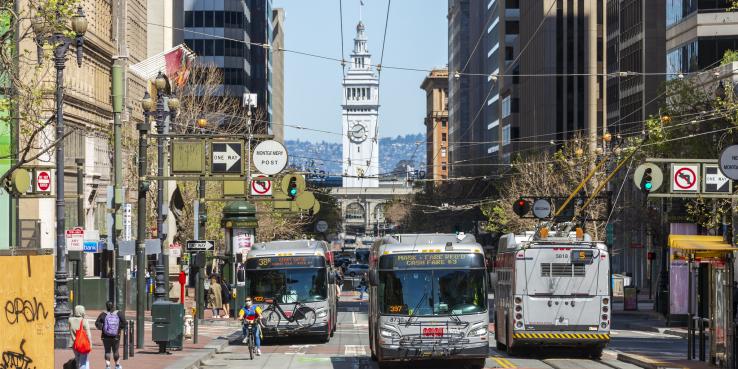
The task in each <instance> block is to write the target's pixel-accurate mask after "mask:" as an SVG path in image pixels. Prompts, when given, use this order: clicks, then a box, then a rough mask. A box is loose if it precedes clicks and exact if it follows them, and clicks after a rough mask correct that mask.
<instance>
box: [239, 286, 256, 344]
mask: <svg viewBox="0 0 738 369" xmlns="http://www.w3.org/2000/svg"><path fill="white" fill-rule="evenodd" d="M238 317H239V318H240V319H241V320H243V337H244V338H243V343H248V340H249V332H248V328H249V322H250V323H252V327H253V329H254V337H255V338H256V342H255V344H256V356H261V328H260V327H259V322H260V321H261V308H260V307H258V306H256V305H254V303H253V301H252V300H251V297H248V296H247V297H246V304H245V305H244V307H242V308H241V310H239V312H238Z"/></svg>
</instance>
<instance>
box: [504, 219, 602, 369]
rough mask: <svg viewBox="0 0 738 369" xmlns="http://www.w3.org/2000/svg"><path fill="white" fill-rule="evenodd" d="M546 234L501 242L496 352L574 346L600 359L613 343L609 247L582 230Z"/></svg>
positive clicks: (523, 236) (525, 235)
mask: <svg viewBox="0 0 738 369" xmlns="http://www.w3.org/2000/svg"><path fill="white" fill-rule="evenodd" d="M552 232H553V231H552ZM547 234H548V230H547V229H542V230H540V231H538V232H526V233H525V234H523V235H514V234H508V235H504V236H502V237H501V238H500V241H499V246H498V249H497V257H496V259H495V273H496V274H497V286H496V288H495V310H496V311H495V339H496V341H497V348H498V349H499V350H504V349H506V350H507V351H508V352H514V351H519V350H520V349H521V348H522V349H524V348H525V347H526V346H535V347H541V346H550V347H571V348H577V349H583V350H586V351H584V353H586V354H588V355H589V356H591V357H593V358H599V357H601V356H602V350H603V349H604V347H605V346H606V345H607V343H608V342H609V341H610V323H611V310H610V260H608V258H609V255H608V252H607V247H606V246H605V245H604V244H603V243H601V242H595V241H592V238H591V237H590V236H589V235H588V234H585V233H583V232H581V230H577V232H569V231H568V230H566V231H565V232H561V233H559V234H557V235H551V236H548V235H547ZM541 235H544V237H542V236H541Z"/></svg>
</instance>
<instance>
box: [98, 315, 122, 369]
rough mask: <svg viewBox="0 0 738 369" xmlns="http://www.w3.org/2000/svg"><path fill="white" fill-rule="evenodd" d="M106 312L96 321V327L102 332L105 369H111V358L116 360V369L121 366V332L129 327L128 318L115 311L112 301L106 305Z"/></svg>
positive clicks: (119, 368)
mask: <svg viewBox="0 0 738 369" xmlns="http://www.w3.org/2000/svg"><path fill="white" fill-rule="evenodd" d="M105 310H106V311H104V312H102V313H100V316H98V317H97V320H95V327H97V329H99V330H100V331H101V332H102V343H103V348H104V349H105V369H110V357H111V356H112V357H113V359H114V360H115V369H121V368H123V366H122V365H120V353H119V351H120V332H121V331H122V330H124V329H126V328H127V327H128V322H127V321H126V317H125V316H124V315H123V314H122V313H121V312H120V311H118V310H116V309H115V305H113V302H112V301H108V302H106V303H105Z"/></svg>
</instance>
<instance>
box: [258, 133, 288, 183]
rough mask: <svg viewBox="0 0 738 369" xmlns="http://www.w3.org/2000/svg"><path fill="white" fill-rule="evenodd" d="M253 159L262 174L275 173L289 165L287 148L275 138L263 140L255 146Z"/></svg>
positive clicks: (269, 174)
mask: <svg viewBox="0 0 738 369" xmlns="http://www.w3.org/2000/svg"><path fill="white" fill-rule="evenodd" d="M253 161H254V166H255V167H256V169H257V170H258V171H259V172H261V173H262V174H266V175H268V176H271V175H275V174H277V173H279V172H281V171H282V169H284V167H286V166H287V149H285V147H284V146H283V145H282V144H281V143H279V142H277V141H274V140H266V141H262V142H260V143H259V144H258V145H256V148H254V156H253Z"/></svg>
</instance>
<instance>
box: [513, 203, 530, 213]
mask: <svg viewBox="0 0 738 369" xmlns="http://www.w3.org/2000/svg"><path fill="white" fill-rule="evenodd" d="M513 211H514V212H515V214H517V215H518V216H519V217H522V216H525V214H528V212H529V211H530V202H528V200H526V199H518V200H517V201H515V203H514V204H513Z"/></svg>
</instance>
